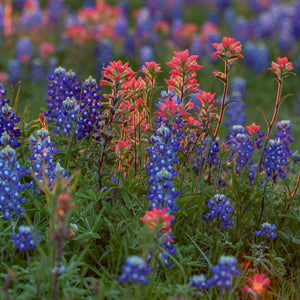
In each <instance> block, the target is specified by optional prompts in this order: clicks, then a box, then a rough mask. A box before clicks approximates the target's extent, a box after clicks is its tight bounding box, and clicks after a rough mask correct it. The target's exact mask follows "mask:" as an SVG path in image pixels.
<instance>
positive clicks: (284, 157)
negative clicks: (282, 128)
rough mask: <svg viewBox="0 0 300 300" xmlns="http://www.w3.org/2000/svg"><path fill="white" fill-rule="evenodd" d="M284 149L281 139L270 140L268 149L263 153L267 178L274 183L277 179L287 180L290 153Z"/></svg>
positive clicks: (263, 163)
mask: <svg viewBox="0 0 300 300" xmlns="http://www.w3.org/2000/svg"><path fill="white" fill-rule="evenodd" d="M284 148H285V147H284V146H283V144H282V143H281V141H280V139H279V138H277V139H271V140H269V145H268V147H266V149H265V150H264V151H263V154H264V158H263V160H262V165H263V167H264V169H265V171H266V175H267V176H266V178H267V179H268V178H272V180H273V182H274V183H276V180H277V177H280V178H285V177H286V176H287V170H288V169H287V166H288V165H289V160H288V156H289V153H287V152H286V151H284V150H285V149H284Z"/></svg>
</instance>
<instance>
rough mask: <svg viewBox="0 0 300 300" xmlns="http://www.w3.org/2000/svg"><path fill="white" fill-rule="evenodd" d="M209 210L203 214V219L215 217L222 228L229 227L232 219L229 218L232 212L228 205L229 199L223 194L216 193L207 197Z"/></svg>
mask: <svg viewBox="0 0 300 300" xmlns="http://www.w3.org/2000/svg"><path fill="white" fill-rule="evenodd" d="M207 207H208V208H209V212H208V213H206V214H204V215H203V219H204V220H210V219H213V218H215V217H216V218H217V219H218V221H220V222H222V224H223V228H225V229H226V228H229V227H231V225H232V221H231V220H229V216H230V214H231V213H232V212H233V208H232V207H230V200H229V199H226V197H225V196H224V195H223V194H216V195H214V196H213V197H212V198H210V199H209V201H208V203H207Z"/></svg>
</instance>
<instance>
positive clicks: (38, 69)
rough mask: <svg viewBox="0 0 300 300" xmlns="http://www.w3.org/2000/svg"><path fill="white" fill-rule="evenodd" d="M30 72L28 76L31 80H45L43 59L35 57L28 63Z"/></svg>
mask: <svg viewBox="0 0 300 300" xmlns="http://www.w3.org/2000/svg"><path fill="white" fill-rule="evenodd" d="M30 67H31V68H30V74H29V77H30V79H31V80H32V81H33V82H41V81H44V80H46V77H47V75H46V73H45V69H44V66H43V61H42V60H41V59H40V58H38V57H37V58H35V59H33V60H32V62H31V64H30Z"/></svg>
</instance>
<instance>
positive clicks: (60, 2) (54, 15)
mask: <svg viewBox="0 0 300 300" xmlns="http://www.w3.org/2000/svg"><path fill="white" fill-rule="evenodd" d="M64 9H65V7H64V0H48V7H47V13H48V23H50V24H53V23H57V22H58V21H59V20H60V18H61V15H62V14H63V12H64Z"/></svg>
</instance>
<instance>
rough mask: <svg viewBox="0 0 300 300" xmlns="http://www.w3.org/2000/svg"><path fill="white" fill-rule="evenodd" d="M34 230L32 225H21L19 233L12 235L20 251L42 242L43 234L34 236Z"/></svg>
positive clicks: (34, 246)
mask: <svg viewBox="0 0 300 300" xmlns="http://www.w3.org/2000/svg"><path fill="white" fill-rule="evenodd" d="M32 231H33V228H32V227H30V226H24V225H21V226H19V228H18V233H17V234H13V235H12V236H11V238H12V240H13V242H14V245H15V246H16V247H17V248H18V250H19V251H20V252H22V251H26V250H28V249H30V248H36V242H38V243H40V237H41V236H40V235H39V234H36V235H35V237H34V238H33V235H32Z"/></svg>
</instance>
